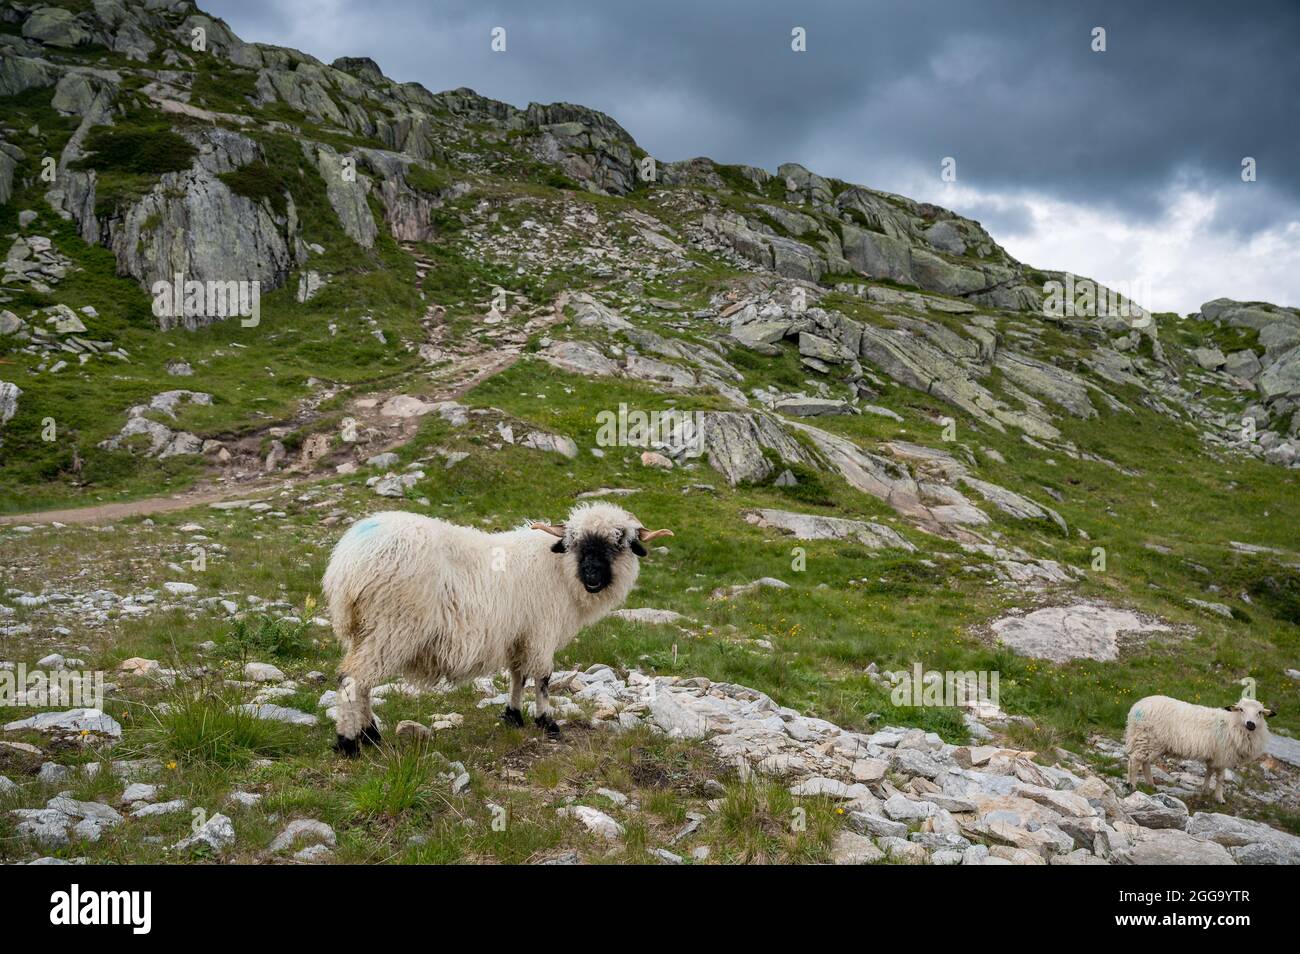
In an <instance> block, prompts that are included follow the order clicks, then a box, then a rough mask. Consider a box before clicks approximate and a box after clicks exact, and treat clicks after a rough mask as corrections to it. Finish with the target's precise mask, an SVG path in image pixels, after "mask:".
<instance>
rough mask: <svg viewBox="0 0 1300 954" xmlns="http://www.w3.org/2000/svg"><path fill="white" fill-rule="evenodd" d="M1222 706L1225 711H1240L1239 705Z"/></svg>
mask: <svg viewBox="0 0 1300 954" xmlns="http://www.w3.org/2000/svg"><path fill="white" fill-rule="evenodd" d="M1223 708H1224V710H1225V711H1227V712H1240V711H1241V706H1224V707H1223Z"/></svg>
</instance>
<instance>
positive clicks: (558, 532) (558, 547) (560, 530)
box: [531, 523, 569, 553]
mask: <svg viewBox="0 0 1300 954" xmlns="http://www.w3.org/2000/svg"><path fill="white" fill-rule="evenodd" d="M531 526H532V528H533V529H534V530H542V531H545V532H546V533H549V534H550V535H551V536H553V537H559V538H560V539H558V540H556V541H555V543H554V544H552V546H551V552H552V553H566V552H568V549H569V548H568V547H566V546H565V545H564V524H560V525H559V526H558V527H557V526H555V525H554V524H550V523H534V524H531Z"/></svg>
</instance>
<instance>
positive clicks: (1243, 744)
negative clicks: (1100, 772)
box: [1124, 696, 1277, 802]
mask: <svg viewBox="0 0 1300 954" xmlns="http://www.w3.org/2000/svg"><path fill="white" fill-rule="evenodd" d="M1274 715H1277V713H1276V712H1274V711H1273V710H1272V709H1269V708H1268V707H1266V706H1265V705H1263V704H1262V703H1261V702H1259V701H1258V700H1256V699H1242V700H1240V701H1239V702H1237V703H1236V705H1231V706H1224V707H1223V708H1222V709H1216V708H1214V707H1212V706H1198V705H1193V704H1192V703H1190V702H1183V701H1182V700H1180V699H1171V698H1170V697H1169V696H1147V697H1146V698H1145V699H1139V700H1138V701H1137V702H1135V703H1134V704H1133V708H1131V709H1129V711H1128V725H1127V727H1126V728H1125V731H1124V743H1125V745H1126V746H1127V748H1128V783H1129V785H1131V786H1133V787H1134V788H1136V787H1137V774H1138V769H1139V768H1140V769H1141V770H1142V772H1143V775H1144V776H1145V777H1146V782H1147V784H1148V785H1151V786H1153V787H1154V786H1155V780H1154V779H1152V777H1151V763H1152V761H1154V760H1155V759H1157V758H1159V757H1160V756H1162V755H1165V754H1169V755H1174V756H1177V757H1179V758H1184V759H1201V760H1204V762H1205V789H1204V791H1205V792H1207V793H1208V792H1209V791H1210V789H1211V788H1213V789H1214V797H1215V799H1216V800H1218V801H1220V802H1222V801H1223V773H1224V770H1225V769H1230V768H1236V767H1238V766H1240V765H1246V764H1248V763H1250V762H1253V761H1255V759H1257V758H1259V757H1260V756H1262V755H1263V754H1264V750H1265V749H1266V748H1267V747H1268V723H1267V722H1265V721H1264V719H1265V717H1268V716H1274Z"/></svg>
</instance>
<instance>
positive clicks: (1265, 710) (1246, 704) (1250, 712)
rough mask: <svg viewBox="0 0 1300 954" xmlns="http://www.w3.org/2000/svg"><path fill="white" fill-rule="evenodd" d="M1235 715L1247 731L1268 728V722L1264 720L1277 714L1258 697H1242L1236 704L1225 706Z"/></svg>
mask: <svg viewBox="0 0 1300 954" xmlns="http://www.w3.org/2000/svg"><path fill="white" fill-rule="evenodd" d="M1224 708H1225V709H1227V710H1228V711H1229V712H1231V713H1232V714H1233V715H1234V717H1235V718H1236V719H1237V721H1239V722H1240V723H1241V727H1242V728H1243V729H1245V730H1246V731H1247V732H1254V731H1255V730H1256V729H1267V728H1268V723H1267V722H1266V721H1264V720H1265V719H1266V718H1268V717H1269V716H1275V715H1277V713H1276V712H1274V711H1273V710H1272V709H1270V708H1269V707H1268V706H1266V705H1264V704H1263V703H1262V702H1260V701H1259V700H1258V699H1242V700H1241V701H1240V702H1238V703H1237V704H1236V705H1235V706H1224Z"/></svg>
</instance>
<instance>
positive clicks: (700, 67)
mask: <svg viewBox="0 0 1300 954" xmlns="http://www.w3.org/2000/svg"><path fill="white" fill-rule="evenodd" d="M200 6H202V7H203V8H204V9H206V10H208V11H210V12H212V13H214V14H216V15H218V16H220V17H222V18H223V19H225V20H226V22H227V23H229V24H230V26H231V27H232V28H233V29H234V31H235V32H236V33H237V34H239V35H240V36H241V37H242V38H243V39H245V40H250V41H260V42H266V43H275V44H279V45H283V46H291V47H296V48H297V49H300V50H303V51H304V52H307V53H311V54H312V55H314V56H316V57H318V58H319V59H321V60H324V61H325V62H329V61H331V60H333V59H334V58H335V57H337V56H343V55H353V56H369V57H371V58H373V59H374V60H375V61H376V62H378V63H379V65H380V67H381V68H382V69H383V70H384V72H385V74H386V75H388V76H390V77H392V78H393V79H395V80H399V81H412V80H413V81H418V82H420V83H422V84H424V85H425V86H426V87H428V88H429V89H431V90H434V91H437V90H442V89H449V88H453V87H458V86H469V87H472V88H473V89H475V90H477V91H478V92H480V93H482V94H484V95H486V96H491V97H494V98H496V99H501V100H505V101H506V102H509V103H513V104H515V105H517V106H525V105H527V104H528V103H529V102H532V101H536V102H543V103H549V102H556V101H567V102H574V103H581V104H583V105H586V106H591V107H594V108H596V109H600V110H602V111H604V112H607V113H609V114H610V115H611V116H613V117H614V118H615V119H616V120H618V121H619V122H620V123H621V124H622V125H623V126H624V127H625V128H626V129H627V130H628V131H629V132H630V133H631V134H632V135H633V136H634V137H635V138H636V140H637V141H638V142H639V143H640V144H641V146H642V147H644V148H645V149H647V150H648V151H649V152H650V153H652V154H653V155H654V156H656V157H657V158H659V159H660V160H673V159H685V158H690V157H692V156H700V155H704V156H709V157H711V158H713V159H716V160H719V161H723V162H743V163H749V164H751V165H758V166H763V167H764V168H767V169H769V170H775V168H776V167H777V166H778V165H779V164H780V163H782V162H791V161H792V162H800V163H802V164H803V165H805V166H807V167H808V168H810V169H812V170H813V171H815V172H817V173H820V174H821V175H825V176H834V177H837V178H841V179H846V180H848V181H851V182H858V183H862V184H864V185H868V186H871V187H873V188H878V189H886V190H889V191H893V192H898V193H902V194H904V195H908V196H911V197H913V198H916V199H920V200H925V201H930V202H934V203H937V204H940V205H944V206H946V207H948V208H951V209H953V210H955V211H957V212H960V213H962V214H964V215H968V216H971V217H972V218H976V219H978V220H979V221H980V222H982V223H983V224H984V226H985V227H986V228H987V229H988V230H989V231H990V232H991V233H992V234H993V237H994V238H995V239H997V240H998V241H999V242H1000V243H1001V244H1002V245H1003V246H1004V247H1006V248H1007V250H1008V251H1009V252H1011V254H1012V255H1014V256H1016V257H1017V258H1019V259H1021V260H1022V261H1025V262H1028V263H1030V264H1033V265H1036V266H1040V267H1046V268H1059V269H1062V270H1068V271H1073V272H1075V273H1077V274H1081V275H1089V276H1091V277H1094V278H1096V279H1098V280H1100V281H1103V282H1105V283H1107V284H1110V285H1119V286H1121V287H1124V286H1127V287H1129V288H1132V289H1134V290H1135V291H1136V297H1137V298H1138V300H1140V301H1141V302H1143V303H1144V304H1146V305H1147V306H1148V307H1151V308H1154V309H1157V310H1175V311H1179V312H1184V313H1186V312H1189V311H1195V310H1196V309H1197V308H1198V307H1199V305H1200V304H1201V303H1202V302H1204V301H1207V300H1209V299H1211V298H1216V297H1220V296H1226V297H1230V298H1238V299H1259V300H1264V301H1273V302H1277V303H1280V304H1287V305H1292V306H1297V305H1300V56H1297V52H1296V51H1297V47H1298V46H1300V3H1297V2H1296V0H1276V2H1262V0H1256V2H1253V3H1251V4H1249V5H1244V4H1234V3H1224V2H1197V0H1167V2H1166V0H1143V2H1141V3H1137V2H1133V0H1117V2H1095V0H1071V2H1069V3H1065V2H1044V0H1015V2H1012V0H839V2H833V0H799V2H766V3H764V2H760V0H654V2H648V0H647V2H631V0H585V2H577V0H522V2H500V0H200ZM498 26H499V27H504V28H505V30H506V51H505V52H504V53H494V52H492V50H491V48H490V40H491V36H490V34H491V31H492V28H494V27H498ZM795 27H802V28H804V30H805V31H806V35H807V50H806V52H794V51H793V50H792V49H791V30H792V29H793V28H795ZM1095 27H1103V28H1104V29H1105V31H1106V34H1105V41H1106V51H1105V52H1094V51H1093V50H1092V45H1093V42H1094V40H1093V35H1092V34H1093V30H1094V28H1095ZM945 157H952V158H954V159H955V160H956V170H957V181H956V182H944V181H942V180H941V178H940V170H941V163H942V161H943V159H944V158H945ZM1245 157H1252V158H1253V159H1254V160H1255V163H1256V176H1257V178H1256V181H1254V182H1243V181H1242V160H1243V158H1245Z"/></svg>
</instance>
